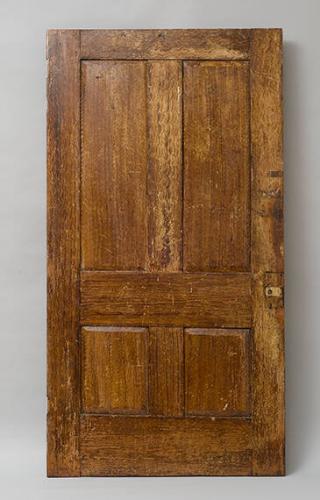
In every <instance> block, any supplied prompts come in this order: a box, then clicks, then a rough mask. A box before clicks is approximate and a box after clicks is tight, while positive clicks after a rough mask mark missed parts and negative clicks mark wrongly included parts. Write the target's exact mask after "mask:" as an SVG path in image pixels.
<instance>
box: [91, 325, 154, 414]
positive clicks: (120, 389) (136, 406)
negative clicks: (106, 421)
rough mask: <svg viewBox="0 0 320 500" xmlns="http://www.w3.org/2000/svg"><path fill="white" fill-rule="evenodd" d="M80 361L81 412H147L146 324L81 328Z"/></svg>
mask: <svg viewBox="0 0 320 500" xmlns="http://www.w3.org/2000/svg"><path fill="white" fill-rule="evenodd" d="M81 364H82V371H81V373H82V410H83V411H84V412H86V413H90V412H97V413H112V414H120V413H129V414H139V415H142V414H144V413H146V412H147V410H148V330H147V329H146V328H121V327H110V328H89V327H87V328H82V336H81Z"/></svg>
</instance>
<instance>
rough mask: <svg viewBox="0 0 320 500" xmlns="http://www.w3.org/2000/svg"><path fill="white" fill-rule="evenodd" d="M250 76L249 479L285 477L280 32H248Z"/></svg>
mask: <svg viewBox="0 0 320 500" xmlns="http://www.w3.org/2000/svg"><path fill="white" fill-rule="evenodd" d="M250 59H251V63H250V68H251V69H250V71H251V155H252V172H253V183H252V216H253V219H252V270H253V273H254V276H255V286H254V295H253V314H254V352H253V362H254V378H253V384H252V387H253V424H254V429H255V432H254V440H253V443H252V446H253V450H254V453H253V474H256V475H281V474H284V473H285V449H284V309H283V298H282V297H275V298H273V297H270V298H269V297H266V294H265V290H266V288H267V287H269V286H276V287H280V288H282V289H283V274H282V273H283V244H284V241H283V157H282V156H283V151H282V32H281V30H267V31H266V30H253V31H252V40H251V52H250Z"/></svg>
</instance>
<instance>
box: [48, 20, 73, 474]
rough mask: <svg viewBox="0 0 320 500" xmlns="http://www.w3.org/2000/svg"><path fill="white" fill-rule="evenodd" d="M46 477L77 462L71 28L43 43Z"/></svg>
mask: <svg viewBox="0 0 320 500" xmlns="http://www.w3.org/2000/svg"><path fill="white" fill-rule="evenodd" d="M47 53H48V80H47V98H48V114H47V138H48V139H47V144H48V156H47V166H48V174H47V175H48V201H47V203H48V204H47V207H48V208H47V220H48V226H47V231H48V233H47V235H48V282H47V286H48V308H47V325H48V326H47V330H48V334H47V343H48V374H47V384H48V389H47V391H48V420H47V421H48V424H47V425H48V428H47V439H48V453H47V473H48V476H78V475H79V474H80V465H79V425H78V424H79V423H78V418H79V417H78V415H79V405H80V396H79V371H78V344H77V337H78V316H79V274H78V270H79V262H80V244H79V176H80V169H79V166H80V148H79V146H80V130H79V123H80V120H79V108H80V92H79V85H80V82H79V72H80V63H79V32H78V31H76V30H72V31H50V32H49V34H48V40H47Z"/></svg>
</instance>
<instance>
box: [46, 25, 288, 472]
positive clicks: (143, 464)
mask: <svg viewBox="0 0 320 500" xmlns="http://www.w3.org/2000/svg"><path fill="white" fill-rule="evenodd" d="M47 91H48V475H49V476H78V475H80V474H81V475H89V476H94V475H97V476H101V475H110V476H114V475H119V476H123V475H160V476H161V475H283V474H284V473H285V457H284V308H283V284H284V282H283V270H284V268H283V256H284V249H283V159H282V155H283V146H282V33H281V30H278V29H257V30H256V29H253V30H83V31H77V30H51V31H50V32H49V34H48V89H47ZM80 156H81V158H80ZM81 331H82V334H81V335H80V333H81ZM80 340H81V342H80ZM80 354H81V356H80ZM80 369H81V370H80ZM80 396H82V397H81V398H80ZM80 403H82V408H81V406H80Z"/></svg>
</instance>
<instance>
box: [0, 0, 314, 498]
mask: <svg viewBox="0 0 320 500" xmlns="http://www.w3.org/2000/svg"><path fill="white" fill-rule="evenodd" d="M319 17H320V2H319V1H317V0H304V1H303V0H301V1H294V0H282V1H281V0H211V1H210V0H185V1H183V0H176V1H175V0H151V1H147V0H135V1H125V0H116V1H111V0H104V1H103V0H101V1H99V0H90V1H84V0H77V1H76V0H39V1H35V0H31V1H18V0H1V3H0V23H1V29H0V44H1V47H0V71H1V76H0V86H1V92H0V102H1V107H0V109H1V113H0V126H1V130H0V144H1V147H0V157H1V170H0V222H1V226H0V227H1V231H0V234H1V244H0V263H1V270H0V284H1V287H0V308H1V311H0V318H1V337H0V369H1V376H0V495H1V496H2V498H4V499H6V500H7V499H15V498H16V499H18V498H19V499H21V498H23V499H24V500H27V499H33V500H37V499H49V498H50V499H51V498H52V499H57V498H62V499H68V500H72V499H77V500H81V499H88V498H90V500H94V499H97V498H99V499H100V498H104V499H111V498H112V499H113V498H118V499H121V500H122V499H127V498H128V499H132V498H133V499H136V498H139V499H141V500H144V499H148V500H149V499H150V498H152V499H160V498H165V497H167V498H169V499H180V498H181V499H182V498H185V499H192V498H195V497H199V498H201V499H204V498H219V499H220V498H237V499H242V498H243V499H246V500H248V499H250V498H257V496H258V497H259V498H262V499H264V498H265V499H270V498H273V499H277V498H279V499H280V498H281V499H283V498H284V496H286V495H288V498H289V496H290V497H291V498H297V499H298V498H300V497H301V496H302V495H305V496H306V498H312V497H313V496H317V494H319V493H318V491H316V490H315V488H318V489H319V487H320V479H319V478H320V425H319V420H320V404H319V394H320V390H319V378H320V349H319V347H320V328H319V326H320V266H319V263H320V258H319V256H320V238H319V230H320V152H319V144H320V98H319V95H320V94H319V93H320V64H319V51H318V45H319ZM213 27H214V28H218V27H221V28H250V27H282V28H283V29H284V41H285V58H284V79H285V85H284V97H285V173H286V175H285V182H286V190H285V191H286V197H285V198H286V308H287V309H286V356H287V463H288V474H289V475H288V477H286V478H163V479H162V478H161V479H143V478H137V479H81V480H75V479H66V480H61V479H51V480H49V479H46V477H45V412H46V398H45V376H46V349H45V343H46V326H45V304H46V298H45V297H46V295H45V294H46V288H45V265H46V262H45V213H46V212H45V199H46V196H45V192H46V160H45V109H46V102H45V77H46V61H45V32H46V30H47V29H48V28H213ZM313 492H314V493H313Z"/></svg>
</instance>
